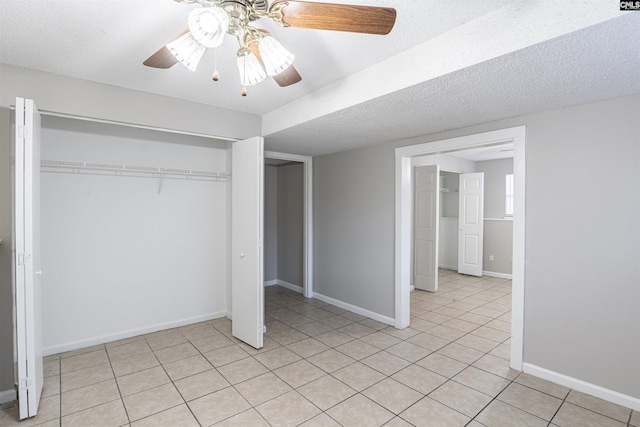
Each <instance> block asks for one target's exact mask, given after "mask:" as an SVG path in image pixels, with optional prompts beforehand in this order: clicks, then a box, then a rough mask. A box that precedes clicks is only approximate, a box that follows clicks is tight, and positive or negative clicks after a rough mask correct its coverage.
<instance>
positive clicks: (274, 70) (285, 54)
mask: <svg viewBox="0 0 640 427" xmlns="http://www.w3.org/2000/svg"><path fill="white" fill-rule="evenodd" d="M258 49H259V50H260V56H261V57H262V62H263V63H264V68H265V69H266V71H267V74H268V75H270V76H275V75H276V74H280V73H281V72H283V71H284V70H286V69H287V68H289V66H290V65H291V64H292V63H293V58H294V56H293V54H292V53H291V52H289V51H288V50H287V49H285V48H284V47H283V46H282V45H281V44H280V42H279V41H277V40H276V39H274V38H273V37H271V36H266V37H263V38H262V39H260V41H259V42H258Z"/></svg>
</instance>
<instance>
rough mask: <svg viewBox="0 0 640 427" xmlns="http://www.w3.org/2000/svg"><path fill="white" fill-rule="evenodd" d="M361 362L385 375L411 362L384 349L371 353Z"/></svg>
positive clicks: (393, 372)
mask: <svg viewBox="0 0 640 427" xmlns="http://www.w3.org/2000/svg"><path fill="white" fill-rule="evenodd" d="M361 362H362V363H364V364H365V365H367V366H369V367H370V368H373V369H375V370H376V371H378V372H381V373H383V374H385V375H387V376H388V375H393V374H395V373H396V372H398V371H400V370H402V369H404V368H406V367H407V366H409V365H410V364H411V362H409V361H407V360H405V359H403V358H401V357H398V356H394V355H393V354H391V353H387V352H386V351H381V352H379V353H376V354H373V355H371V356H369V357H367V358H364V359H362V360H361Z"/></svg>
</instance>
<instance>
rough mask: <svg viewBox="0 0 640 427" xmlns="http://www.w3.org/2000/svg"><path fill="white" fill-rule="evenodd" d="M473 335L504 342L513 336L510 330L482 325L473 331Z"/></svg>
mask: <svg viewBox="0 0 640 427" xmlns="http://www.w3.org/2000/svg"><path fill="white" fill-rule="evenodd" d="M471 335H475V336H478V337H482V338H486V339H488V340H491V341H496V342H498V343H501V342H504V341H505V340H507V339H509V337H510V336H511V334H510V333H508V332H503V331H499V330H497V329H493V328H490V327H488V326H481V327H479V328H478V329H476V330H475V331H473V332H471Z"/></svg>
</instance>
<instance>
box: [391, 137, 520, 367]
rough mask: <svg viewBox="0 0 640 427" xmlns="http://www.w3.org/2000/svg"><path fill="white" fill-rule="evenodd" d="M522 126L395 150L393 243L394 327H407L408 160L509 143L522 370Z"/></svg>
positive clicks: (515, 313) (515, 344) (514, 358)
mask: <svg viewBox="0 0 640 427" xmlns="http://www.w3.org/2000/svg"><path fill="white" fill-rule="evenodd" d="M525 129H526V128H525V127H524V126H519V127H514V128H508V129H502V130H498V131H492V132H486V133H480V134H475V135H469V136H465V137H459V138H452V139H446V140H440V141H435V142H429V143H423V144H416V145H412V146H406V147H399V148H397V149H396V153H395V158H396V179H395V182H396V243H395V272H396V277H395V306H396V307H395V308H396V310H395V326H396V327H397V328H400V329H404V328H406V327H408V326H409V323H410V322H409V319H410V312H409V310H410V309H409V305H410V304H409V292H410V280H411V243H412V238H411V220H412V217H411V211H412V188H413V183H412V173H411V172H412V159H413V158H415V157H418V156H422V155H429V154H431V155H433V154H444V153H450V152H453V151H459V150H462V149H465V148H478V147H486V146H491V145H498V144H505V143H513V148H514V154H513V158H514V164H513V166H514V194H515V195H516V197H515V198H514V204H513V205H514V210H513V270H512V271H513V273H512V274H513V292H512V317H513V319H512V331H511V337H512V338H511V357H510V360H511V362H510V363H511V367H512V368H513V369H516V370H522V355H523V347H522V346H523V340H522V337H523V321H524V262H525V259H524V251H525Z"/></svg>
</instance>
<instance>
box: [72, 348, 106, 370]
mask: <svg viewBox="0 0 640 427" xmlns="http://www.w3.org/2000/svg"><path fill="white" fill-rule="evenodd" d="M105 363H109V358H108V357H107V351H106V350H105V349H104V347H103V348H102V349H101V350H97V351H92V352H89V353H83V354H78V355H76V356H71V357H65V358H62V359H61V360H60V369H61V372H62V373H63V374H65V373H68V372H72V371H77V370H80V369H84V368H89V367H91V366H96V365H102V364H105Z"/></svg>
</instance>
